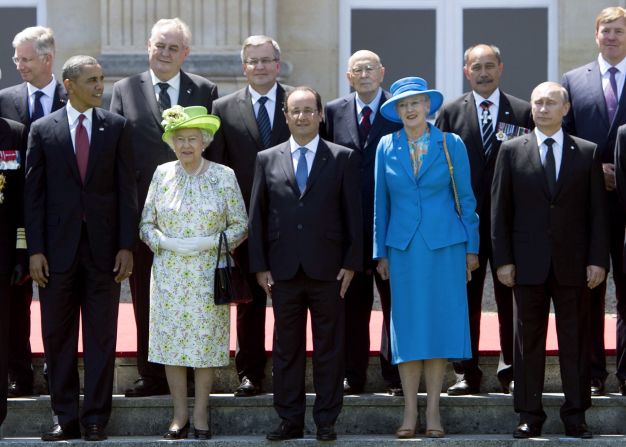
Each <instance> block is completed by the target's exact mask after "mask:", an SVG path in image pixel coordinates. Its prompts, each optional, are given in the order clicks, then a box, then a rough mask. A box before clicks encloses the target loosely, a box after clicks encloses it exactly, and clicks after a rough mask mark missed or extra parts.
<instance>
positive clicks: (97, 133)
mask: <svg viewBox="0 0 626 447" xmlns="http://www.w3.org/2000/svg"><path fill="white" fill-rule="evenodd" d="M106 126H107V122H106V120H105V119H104V115H103V114H102V112H101V111H100V109H98V108H97V107H94V109H93V113H92V115H91V141H90V142H89V159H88V161H87V174H86V175H85V184H87V183H88V182H89V180H90V179H91V176H92V175H93V172H94V170H95V168H96V166H97V165H98V158H99V157H100V155H101V153H102V147H103V145H104V136H105V134H106V132H105V131H106Z"/></svg>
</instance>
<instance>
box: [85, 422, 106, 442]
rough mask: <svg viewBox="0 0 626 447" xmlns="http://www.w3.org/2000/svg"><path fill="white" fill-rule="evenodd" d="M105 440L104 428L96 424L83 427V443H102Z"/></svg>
mask: <svg viewBox="0 0 626 447" xmlns="http://www.w3.org/2000/svg"><path fill="white" fill-rule="evenodd" d="M106 438H107V435H106V433H105V432H104V427H103V426H101V425H98V424H89V425H88V426H87V427H85V441H104V440H105V439H106Z"/></svg>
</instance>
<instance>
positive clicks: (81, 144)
mask: <svg viewBox="0 0 626 447" xmlns="http://www.w3.org/2000/svg"><path fill="white" fill-rule="evenodd" d="M84 120H85V115H83V114H82V113H81V114H80V116H79V117H78V126H76V136H75V141H74V149H75V150H76V163H77V164H78V172H79V173H80V179H81V180H82V181H83V184H85V175H87V163H88V162H89V136H88V135H87V129H85V126H83V121H84Z"/></svg>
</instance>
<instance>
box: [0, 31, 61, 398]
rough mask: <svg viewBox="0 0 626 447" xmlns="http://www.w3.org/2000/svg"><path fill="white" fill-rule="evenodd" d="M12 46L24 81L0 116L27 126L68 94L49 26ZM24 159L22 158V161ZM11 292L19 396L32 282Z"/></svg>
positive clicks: (13, 388)
mask: <svg viewBox="0 0 626 447" xmlns="http://www.w3.org/2000/svg"><path fill="white" fill-rule="evenodd" d="M13 48H15V53H14V55H13V62H14V63H15V68H16V69H17V71H18V73H19V74H20V76H21V77H22V80H23V81H24V82H23V83H21V84H18V85H14V86H12V87H7V88H5V89H3V90H1V91H0V116H1V117H3V118H9V119H12V120H15V121H17V122H20V123H22V124H23V125H24V126H26V128H27V129H30V126H31V124H32V123H33V122H35V121H36V120H38V119H39V118H41V117H43V116H46V115H48V114H49V113H50V112H54V111H55V110H58V109H60V108H61V107H63V106H64V105H65V102H66V101H67V93H66V92H65V88H64V87H63V84H61V83H60V82H59V81H58V80H57V79H55V77H54V74H52V66H53V65H54V56H55V43H54V35H53V33H52V30H51V29H50V28H45V27H43V26H33V27H29V28H26V29H24V30H22V31H20V32H19V33H17V34H16V35H15V37H14V38H13ZM25 161H26V160H25V159H22V163H24V162H25ZM10 293H11V309H10V317H9V320H8V321H9V323H8V324H9V329H8V331H9V332H8V337H9V342H8V343H9V385H8V386H9V389H8V395H9V397H20V396H25V395H29V394H32V393H33V368H32V365H31V355H32V353H31V349H30V305H31V302H32V297H33V283H32V281H31V280H27V281H25V282H24V283H22V284H13V285H12V286H11V291H10ZM44 373H45V368H44ZM2 386H4V385H2Z"/></svg>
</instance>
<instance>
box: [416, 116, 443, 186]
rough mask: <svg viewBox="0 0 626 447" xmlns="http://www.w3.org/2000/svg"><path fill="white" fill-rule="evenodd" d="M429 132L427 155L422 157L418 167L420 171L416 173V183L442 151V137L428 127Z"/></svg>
mask: <svg viewBox="0 0 626 447" xmlns="http://www.w3.org/2000/svg"><path fill="white" fill-rule="evenodd" d="M429 130H430V131H431V132H430V142H429V143H428V153H427V154H426V155H424V158H423V159H422V165H421V166H420V170H419V171H418V172H417V181H419V179H420V178H422V176H423V175H424V173H425V172H426V171H428V168H430V166H431V165H432V164H433V162H434V161H435V160H436V159H437V158H438V157H439V155H440V154H441V151H442V150H443V135H440V134H439V133H436V134H435V132H433V131H432V127H430V126H429Z"/></svg>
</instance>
